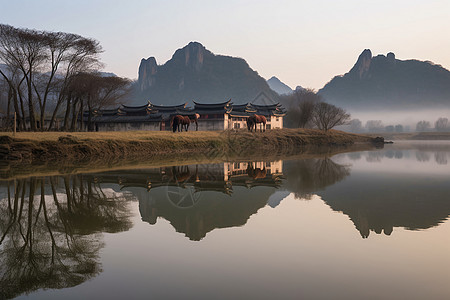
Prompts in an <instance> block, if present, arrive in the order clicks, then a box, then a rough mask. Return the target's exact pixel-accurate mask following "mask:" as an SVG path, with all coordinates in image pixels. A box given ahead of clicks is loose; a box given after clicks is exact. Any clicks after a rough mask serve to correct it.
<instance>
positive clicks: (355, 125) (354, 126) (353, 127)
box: [349, 119, 363, 132]
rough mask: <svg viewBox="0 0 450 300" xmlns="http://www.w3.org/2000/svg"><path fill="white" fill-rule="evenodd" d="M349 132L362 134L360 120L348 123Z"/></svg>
mask: <svg viewBox="0 0 450 300" xmlns="http://www.w3.org/2000/svg"><path fill="white" fill-rule="evenodd" d="M349 125H350V131H351V132H362V131H363V128H362V123H361V120H360V119H353V120H350V122H349Z"/></svg>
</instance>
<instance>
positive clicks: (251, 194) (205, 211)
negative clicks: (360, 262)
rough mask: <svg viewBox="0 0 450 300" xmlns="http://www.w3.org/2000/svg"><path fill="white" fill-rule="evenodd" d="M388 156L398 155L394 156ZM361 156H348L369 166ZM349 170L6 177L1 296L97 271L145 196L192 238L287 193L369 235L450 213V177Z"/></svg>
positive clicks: (263, 167) (218, 168)
mask: <svg viewBox="0 0 450 300" xmlns="http://www.w3.org/2000/svg"><path fill="white" fill-rule="evenodd" d="M388 155H389V156H392V157H394V158H395V152H394V153H390V154H388ZM344 156H345V155H344ZM363 156H364V155H358V156H354V155H352V156H351V157H349V160H350V161H351V162H352V163H357V162H358V161H356V160H355V159H359V160H360V161H362V162H365V160H364V159H360V158H362V157H363ZM372 157H380V156H379V155H373V156H372ZM403 157H405V156H403ZM411 157H412V158H415V157H416V155H412V156H411ZM436 160H438V159H436ZM439 161H440V162H441V163H443V162H444V158H443V157H439ZM418 163H420V164H423V163H424V162H418ZM351 168H352V167H351V165H347V164H339V163H336V162H335V161H333V160H332V159H330V158H327V157H321V158H310V159H299V160H292V161H284V162H282V161H272V162H261V161H258V162H254V161H253V162H226V163H221V164H198V165H186V166H172V167H161V168H153V169H134V170H125V171H124V170H120V171H108V172H102V173H93V174H84V175H83V174H79V175H66V176H54V177H31V178H25V179H15V180H10V181H0V216H1V218H0V266H1V269H0V270H1V273H0V276H1V278H0V287H1V289H0V291H1V293H0V298H12V297H15V296H17V295H20V294H22V293H24V292H31V291H33V290H37V289H40V288H63V287H71V286H75V285H78V284H80V283H82V282H84V281H86V280H88V279H89V278H92V277H93V276H96V275H97V274H98V273H99V272H100V271H101V265H100V263H99V250H100V249H101V248H102V247H103V244H102V235H101V233H103V232H120V231H127V230H129V229H130V228H131V221H130V216H131V213H130V204H129V202H130V200H136V199H138V201H139V212H140V215H141V218H142V220H143V221H145V222H148V223H149V224H152V225H153V224H156V223H157V222H158V218H163V219H165V220H167V221H168V222H170V224H171V225H172V226H173V227H174V228H175V230H176V231H177V232H180V233H183V234H184V235H185V236H186V237H188V238H189V239H190V240H194V241H199V240H201V239H203V238H204V237H205V236H206V235H207V234H208V233H209V232H211V231H213V230H214V229H216V228H228V227H236V226H243V225H245V224H246V223H247V221H248V220H249V218H250V217H251V216H252V215H254V214H256V213H257V212H258V210H260V209H261V208H263V207H264V206H266V205H269V206H270V207H276V206H277V205H279V203H280V202H281V201H282V200H283V199H284V198H285V197H286V196H287V195H288V194H290V193H293V194H294V196H295V198H297V199H310V198H311V196H312V195H314V194H317V195H319V196H321V198H322V199H323V201H324V202H325V203H326V204H327V205H329V206H330V207H331V208H332V209H333V210H335V211H339V212H342V213H344V214H346V215H348V216H349V218H350V220H351V221H352V222H353V223H354V226H355V227H356V229H357V230H358V231H359V232H360V234H361V236H362V237H363V238H367V237H368V236H369V235H370V232H375V233H382V232H384V233H385V234H386V235H390V234H392V232H393V230H394V228H395V227H405V228H407V229H410V230H419V229H427V228H430V227H433V226H437V225H439V224H440V223H441V222H443V221H444V220H446V219H447V218H448V216H449V214H450V201H449V198H448V195H450V185H449V184H448V177H445V176H440V177H436V178H434V177H433V180H427V179H426V178H425V180H424V177H423V176H421V175H420V174H419V175H417V174H409V175H408V176H395V175H392V174H390V173H389V172H387V173H377V172H370V171H369V172H362V173H361V172H360V173H357V174H351ZM308 230H314V229H313V228H312V229H308ZM318 234H321V233H318ZM24 283H26V284H24Z"/></svg>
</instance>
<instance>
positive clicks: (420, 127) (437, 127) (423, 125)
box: [346, 117, 450, 133]
mask: <svg viewBox="0 0 450 300" xmlns="http://www.w3.org/2000/svg"><path fill="white" fill-rule="evenodd" d="M347 125H348V128H346V130H348V131H350V132H356V133H361V132H409V131H414V129H415V131H416V132H427V131H439V132H443V131H450V123H449V122H448V119H447V118H444V117H440V118H438V119H437V120H436V121H435V122H434V127H432V124H431V123H430V122H429V121H425V120H421V121H419V122H417V123H416V125H415V128H411V127H410V126H403V125H402V124H396V125H384V124H383V121H382V120H368V121H367V122H366V124H365V125H364V126H363V124H362V122H361V120H359V119H352V120H350V122H348V124H347Z"/></svg>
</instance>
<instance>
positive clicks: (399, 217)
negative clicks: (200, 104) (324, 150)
mask: <svg viewBox="0 0 450 300" xmlns="http://www.w3.org/2000/svg"><path fill="white" fill-rule="evenodd" d="M449 215H450V143H449V142H433V143H425V142H397V143H395V144H393V145H386V146H385V147H384V149H379V150H373V151H363V152H351V153H343V154H338V155H335V156H332V157H326V156H318V157H312V158H307V159H287V160H277V161H245V162H242V161H241V162H225V163H215V164H191V165H187V166H186V165H184V166H182V165H180V166H173V167H172V166H170V167H160V168H152V169H136V168H134V169H130V170H111V171H106V172H97V173H86V174H68V175H58V176H41V175H36V176H34V177H21V178H15V179H9V180H6V179H4V180H0V239H1V240H0V299H3V298H6V299H9V298H15V297H18V298H30V299H83V298H84V299H86V298H90V299H94V298H95V299H97V298H104V299H124V298H125V299H126V298H128V299H144V298H145V299H149V298H152V299H181V298H182V299H450V284H449V279H450V221H449Z"/></svg>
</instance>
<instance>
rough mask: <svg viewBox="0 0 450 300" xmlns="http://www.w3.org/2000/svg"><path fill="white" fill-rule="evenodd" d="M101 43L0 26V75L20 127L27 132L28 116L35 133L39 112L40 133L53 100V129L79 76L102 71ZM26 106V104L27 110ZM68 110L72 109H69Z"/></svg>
mask: <svg viewBox="0 0 450 300" xmlns="http://www.w3.org/2000/svg"><path fill="white" fill-rule="evenodd" d="M101 51H102V50H101V47H100V45H99V43H98V42H97V41H95V40H93V39H87V38H84V37H82V36H79V35H76V34H70V33H62V32H47V31H37V30H30V29H19V28H15V27H12V26H10V25H3V24H0V63H2V64H4V65H6V69H7V70H5V69H0V75H1V76H2V77H3V79H4V80H5V81H6V83H7V84H8V86H9V90H10V91H9V95H10V98H9V99H11V101H13V102H14V109H15V111H16V113H17V114H18V117H19V118H18V119H19V124H20V123H21V124H23V126H22V129H25V114H28V120H29V124H30V129H31V130H36V129H37V126H36V116H35V113H36V108H35V106H37V107H38V108H39V111H38V112H39V114H38V116H39V117H38V120H39V127H40V129H41V130H43V129H44V119H45V116H46V114H48V113H49V111H48V103H49V97H50V95H52V97H53V99H54V104H53V108H54V109H53V113H52V117H51V120H50V123H49V126H48V129H49V130H50V129H51V128H52V127H53V124H54V122H55V118H56V116H57V114H58V111H59V108H60V107H61V105H62V104H63V103H64V101H66V100H67V93H66V91H65V90H66V88H67V86H68V85H69V84H70V80H71V79H72V77H73V76H74V75H76V74H77V73H79V72H91V71H93V70H98V68H99V67H101V63H100V62H99V58H98V55H99V53H101ZM23 102H26V104H27V105H26V110H25V109H24V105H23ZM68 106H69V105H68Z"/></svg>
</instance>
